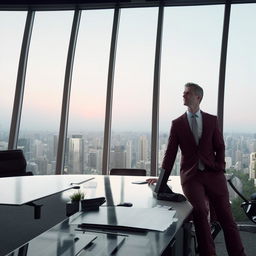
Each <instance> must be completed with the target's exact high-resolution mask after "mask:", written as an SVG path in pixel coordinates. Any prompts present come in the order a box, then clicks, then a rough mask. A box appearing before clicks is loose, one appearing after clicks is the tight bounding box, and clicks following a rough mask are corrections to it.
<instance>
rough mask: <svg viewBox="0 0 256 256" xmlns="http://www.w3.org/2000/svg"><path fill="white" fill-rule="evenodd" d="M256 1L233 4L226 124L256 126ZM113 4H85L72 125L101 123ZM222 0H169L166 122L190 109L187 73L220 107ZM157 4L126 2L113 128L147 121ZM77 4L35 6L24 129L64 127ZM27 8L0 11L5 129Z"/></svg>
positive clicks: (207, 104) (213, 108)
mask: <svg viewBox="0 0 256 256" xmlns="http://www.w3.org/2000/svg"><path fill="white" fill-rule="evenodd" d="M255 12H256V5H255V4H244V5H234V6H232V9H231V17H230V31H229V45H228V55H227V69H226V90H225V106H224V131H227V132H256V118H255V117H254V115H253V109H255V107H256V106H255V105H256V103H255V95H256V86H255V84H254V81H255V79H254V78H255V73H256V72H255V71H256V70H255V68H256V63H255V62H256V48H255V45H256V34H255V28H254V27H255V23H256V17H255V15H254V14H255ZM113 13H114V12H113V10H111V9H110V10H90V11H83V13H82V18H81V23H80V28H79V35H78V41H77V49H76V55H75V62H74V72H73V79H72V89H71V98H70V114H69V128H68V129H69V130H70V131H72V130H80V131H82V130H94V131H102V130H103V129H104V116H105V105H106V85H107V73H108V69H107V68H108V62H109V48H110V40H111V30H112V21H113ZM223 14H224V6H223V5H214V6H194V7H167V8H165V12H164V26H163V44H162V59H161V76H160V106H159V113H160V116H159V126H160V127H159V128H160V131H164V132H166V131H169V127H170V124H171V120H172V119H174V118H176V117H177V116H179V115H181V114H182V113H184V112H185V110H186V108H185V107H184V106H183V101H182V93H183V86H184V84H185V83H186V82H188V81H191V82H195V83H198V84H199V85H201V86H202V87H203V88H204V91H205V96H204V99H203V102H202V105H201V108H202V110H204V111H207V112H210V113H212V114H216V113H217V96H218V77H219V63H220V51H221V37H222V26H223ZM157 15H158V9H157V8H138V9H122V10H121V16H120V24H119V34H118V41H117V42H118V44H117V51H116V68H115V73H114V74H115V76H114V91H113V112H112V117H113V119H112V128H113V130H115V131H150V129H151V111H152V92H153V71H154V55H155V53H154V51H155V40H156V28H157ZM72 18H73V12H72V11H59V12H39V13H36V16H35V22H34V28H33V33H32V39H31V45H30V51H29V60H28V66H27V75H26V82H25V92H24V105H23V109H22V118H21V129H23V130H30V129H31V130H36V129H39V130H42V127H43V129H49V130H55V131H58V129H59V122H60V112H61V101H62V92H63V84H64V74H65V62H66V58H67V49H68V43H69V36H70V31H71V25H72ZM25 19H26V12H3V11H2V12H0V34H1V35H3V36H2V37H1V42H0V45H1V47H0V73H1V75H0V89H1V91H2V92H4V93H1V94H0V109H1V111H0V129H9V126H10V119H11V112H12V105H13V98H14V90H15V85H16V77H17V67H18V61H19V51H20V47H21V42H22V33H23V29H24V25H25Z"/></svg>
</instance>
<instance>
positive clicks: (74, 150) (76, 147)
mask: <svg viewBox="0 0 256 256" xmlns="http://www.w3.org/2000/svg"><path fill="white" fill-rule="evenodd" d="M68 173H69V174H73V173H84V140H83V136H82V135H72V137H71V138H70V139H69V149H68Z"/></svg>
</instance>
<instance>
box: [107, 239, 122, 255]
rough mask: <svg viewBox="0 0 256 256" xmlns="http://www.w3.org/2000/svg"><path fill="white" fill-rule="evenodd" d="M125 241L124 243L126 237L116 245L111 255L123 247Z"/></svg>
mask: <svg viewBox="0 0 256 256" xmlns="http://www.w3.org/2000/svg"><path fill="white" fill-rule="evenodd" d="M123 243H124V239H123V240H122V241H121V242H120V243H119V244H118V245H117V246H116V247H115V249H114V250H113V251H112V252H111V253H110V255H113V254H115V253H116V252H117V251H118V250H119V249H120V248H121V246H122V245H123Z"/></svg>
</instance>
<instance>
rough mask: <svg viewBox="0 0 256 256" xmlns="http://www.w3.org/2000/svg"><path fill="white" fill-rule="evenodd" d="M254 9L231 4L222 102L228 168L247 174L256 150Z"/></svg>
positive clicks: (255, 20) (255, 6)
mask: <svg viewBox="0 0 256 256" xmlns="http://www.w3.org/2000/svg"><path fill="white" fill-rule="evenodd" d="M255 12H256V4H247V5H234V6H232V9H231V17H230V31H229V44H228V56H227V74H226V88H225V89H226V90H225V101H224V102H225V107H224V132H225V140H226V162H227V169H230V168H234V169H236V170H238V171H241V172H243V173H247V174H248V173H249V174H250V175H251V174H252V172H253V169H254V168H252V167H253V166H250V161H251V160H250V155H251V154H252V153H253V152H256V136H255V134H256V119H255V114H254V112H255V111H254V110H255V109H256V101H255V95H256V86H255V73H256V48H255V44H256V32H255V23H256V17H255ZM251 178H254V179H255V178H256V177H255V176H254V177H251Z"/></svg>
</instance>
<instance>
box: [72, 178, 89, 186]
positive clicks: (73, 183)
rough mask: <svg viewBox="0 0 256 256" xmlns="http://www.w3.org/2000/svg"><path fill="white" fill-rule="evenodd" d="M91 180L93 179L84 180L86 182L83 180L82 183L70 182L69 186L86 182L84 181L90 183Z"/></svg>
mask: <svg viewBox="0 0 256 256" xmlns="http://www.w3.org/2000/svg"><path fill="white" fill-rule="evenodd" d="M93 179H94V177H92V178H89V179H86V180H83V181H80V182H71V183H70V185H71V186H72V185H80V184H82V183H84V182H86V181H90V180H93Z"/></svg>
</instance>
